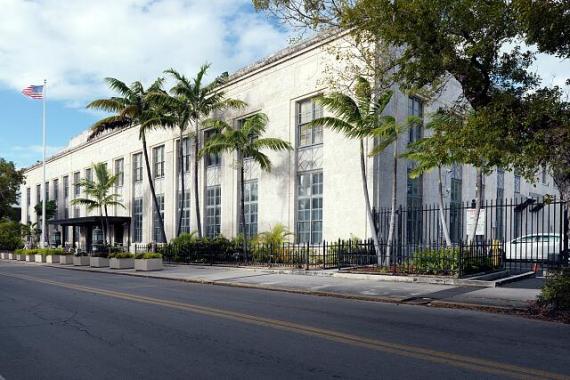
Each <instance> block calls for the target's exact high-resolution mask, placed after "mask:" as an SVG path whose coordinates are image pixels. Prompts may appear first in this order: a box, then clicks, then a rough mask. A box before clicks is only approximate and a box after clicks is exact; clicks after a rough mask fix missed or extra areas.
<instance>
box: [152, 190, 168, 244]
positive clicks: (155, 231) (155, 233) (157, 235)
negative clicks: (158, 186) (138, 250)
mask: <svg viewBox="0 0 570 380" xmlns="http://www.w3.org/2000/svg"><path fill="white" fill-rule="evenodd" d="M156 200H157V201H158V205H159V207H160V210H158V211H159V212H160V216H161V217H162V220H163V221H164V194H156ZM152 204H153V213H152V240H153V241H154V242H156V243H166V242H165V241H164V240H162V229H161V227H160V219H159V217H158V212H157V210H156V206H155V205H154V202H152Z"/></svg>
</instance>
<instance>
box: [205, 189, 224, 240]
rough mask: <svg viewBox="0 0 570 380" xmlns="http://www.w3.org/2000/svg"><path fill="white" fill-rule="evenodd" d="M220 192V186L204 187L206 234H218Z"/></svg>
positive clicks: (220, 222)
mask: <svg viewBox="0 0 570 380" xmlns="http://www.w3.org/2000/svg"><path fill="white" fill-rule="evenodd" d="M221 203H222V194H221V188H220V186H209V187H207V188H206V236H208V237H214V236H216V235H219V234H220V227H221V224H222V218H221Z"/></svg>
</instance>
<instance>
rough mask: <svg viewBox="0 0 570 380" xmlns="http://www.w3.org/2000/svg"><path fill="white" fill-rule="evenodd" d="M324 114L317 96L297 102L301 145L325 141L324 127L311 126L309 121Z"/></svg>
mask: <svg viewBox="0 0 570 380" xmlns="http://www.w3.org/2000/svg"><path fill="white" fill-rule="evenodd" d="M322 116H323V109H322V107H321V105H320V104H318V103H317V102H316V101H315V98H312V99H307V100H303V101H301V102H298V103H297V126H298V128H299V132H298V134H299V137H298V138H299V146H300V147H303V146H309V145H316V144H322V143H323V127H315V128H310V127H309V123H310V122H311V121H313V120H315V119H318V118H320V117H322Z"/></svg>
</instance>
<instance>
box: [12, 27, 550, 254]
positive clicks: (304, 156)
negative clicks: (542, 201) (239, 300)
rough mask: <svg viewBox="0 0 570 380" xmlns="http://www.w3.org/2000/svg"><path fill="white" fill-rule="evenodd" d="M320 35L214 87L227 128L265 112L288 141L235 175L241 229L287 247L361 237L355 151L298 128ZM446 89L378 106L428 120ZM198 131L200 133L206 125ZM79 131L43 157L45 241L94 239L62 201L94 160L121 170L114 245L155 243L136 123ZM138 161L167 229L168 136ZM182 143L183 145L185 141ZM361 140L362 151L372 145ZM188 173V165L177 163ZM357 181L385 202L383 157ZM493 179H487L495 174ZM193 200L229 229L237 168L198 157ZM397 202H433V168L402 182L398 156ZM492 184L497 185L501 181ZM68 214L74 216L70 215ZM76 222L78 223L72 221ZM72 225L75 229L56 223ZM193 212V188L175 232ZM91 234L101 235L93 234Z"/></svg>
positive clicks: (234, 223) (454, 191) (314, 81)
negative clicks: (242, 211) (275, 232)
mask: <svg viewBox="0 0 570 380" xmlns="http://www.w3.org/2000/svg"><path fill="white" fill-rule="evenodd" d="M330 43H332V42H331V40H330V39H326V38H322V37H319V38H315V39H313V40H310V41H307V42H304V43H302V44H300V45H297V46H295V47H292V48H289V49H286V50H284V51H281V52H278V53H276V54H275V55H273V56H271V57H269V58H268V59H266V60H264V61H261V62H259V63H256V64H254V65H252V66H250V67H247V68H245V69H243V70H241V71H238V72H237V73H235V74H233V75H231V76H230V77H229V80H228V82H227V83H226V84H224V85H223V86H222V87H221V89H222V90H224V91H225V92H226V94H227V96H228V97H231V98H236V99H241V100H243V101H245V102H247V104H248V107H247V109H246V110H243V111H240V112H239V113H235V112H234V113H232V114H229V113H228V114H226V115H224V118H225V119H226V120H227V121H230V122H232V123H234V125H238V123H239V120H240V119H243V118H244V117H247V116H249V115H252V114H254V113H256V112H264V113H265V114H267V116H268V118H269V124H268V129H267V135H268V136H271V137H278V138H281V139H284V140H287V141H289V142H291V143H292V144H293V146H294V148H295V149H294V150H293V151H290V152H268V154H269V157H270V159H271V161H272V164H273V170H272V171H271V172H270V173H267V172H261V171H260V170H259V169H258V168H256V167H255V166H254V165H248V167H247V171H246V181H247V183H246V207H247V219H248V226H247V228H248V231H251V232H252V233H255V232H261V231H264V230H267V229H270V228H271V227H272V226H274V225H275V224H277V223H282V224H285V225H286V226H287V227H288V228H289V229H290V231H292V232H294V233H295V239H296V241H298V242H310V243H318V242H320V241H322V239H325V240H333V239H334V240H336V239H338V238H348V237H350V236H351V235H352V236H357V237H361V238H364V237H367V236H369V235H370V233H369V231H370V228H369V226H368V222H367V218H366V214H365V207H364V200H363V196H362V184H361V177H360V163H359V148H358V143H357V141H354V140H347V139H346V138H345V137H344V136H343V135H340V134H337V133H334V132H332V131H330V130H324V131H322V130H318V129H307V128H306V127H304V124H305V123H307V122H309V121H310V120H312V119H313V118H315V117H318V116H319V115H321V114H322V110H321V109H320V108H319V106H317V105H316V104H315V102H314V101H313V98H314V97H315V96H317V95H319V94H322V93H326V92H327V88H326V86H325V85H324V84H323V83H325V82H326V81H325V80H324V78H323V76H324V75H325V74H324V71H325V70H324V69H323V67H324V66H325V65H326V64H329V63H330V62H331V56H330V54H329V53H328V52H327V51H326V49H325V48H324V47H325V46H327V44H330ZM457 91H458V89H457V86H455V87H454V86H451V87H450V89H449V90H448V91H446V93H445V94H444V95H442V97H441V98H440V99H439V100H438V101H436V102H433V103H431V104H424V103H423V102H422V101H421V100H420V99H417V98H410V97H408V96H406V95H404V94H403V93H401V92H396V93H395V95H394V97H393V99H392V101H391V104H390V106H389V109H388V112H389V113H392V114H394V115H396V116H397V118H398V119H400V120H403V119H404V118H405V117H406V116H407V115H409V114H416V115H420V116H423V117H427V116H428V115H429V114H430V113H432V112H434V111H435V110H437V108H438V107H440V106H441V105H442V104H444V103H445V102H447V101H450V100H453V99H454V97H455V96H456V94H457ZM205 133H206V134H207V132H205ZM417 133H421V132H418V131H412V132H411V133H410V134H409V135H404V136H402V137H401V139H400V151H403V150H404V148H405V144H407V142H408V141H409V139H410V138H417V136H418V135H417ZM86 136H87V134H86V133H84V134H83V135H81V136H79V137H77V138H75V139H74V140H72V141H71V143H70V145H69V146H68V148H67V149H65V150H63V151H61V152H59V153H57V154H55V155H54V156H52V157H50V158H49V159H48V161H47V177H46V180H47V184H48V186H47V189H48V195H49V196H48V199H50V200H56V203H57V205H58V214H57V216H56V218H54V219H55V220H56V223H55V224H51V225H50V231H49V232H50V234H49V235H50V237H52V236H54V233H55V232H56V231H59V232H63V231H64V230H65V234H64V235H65V236H64V240H65V241H66V242H67V243H72V242H76V243H78V244H80V245H81V246H86V247H88V246H89V244H90V243H91V242H92V241H94V240H96V237H94V236H92V234H93V229H94V222H93V218H91V219H89V218H88V217H89V216H96V214H93V213H92V214H90V215H88V214H87V212H86V210H85V209H84V208H82V207H78V206H72V205H71V204H70V201H71V200H72V199H73V198H74V197H77V196H81V189H80V187H79V186H78V182H79V180H80V179H81V178H85V177H89V176H91V175H92V173H91V169H90V168H91V166H92V164H93V163H96V162H105V163H107V165H108V167H109V168H111V169H112V171H113V172H114V173H119V174H120V181H119V185H118V186H117V189H116V190H117V193H119V194H120V195H121V197H122V202H123V203H124V205H125V209H122V208H117V209H115V210H111V211H110V214H111V215H113V216H114V217H116V218H115V219H114V220H113V224H114V227H113V231H112V233H111V235H112V237H113V239H114V241H115V242H117V243H123V244H128V243H148V242H151V241H158V240H160V234H159V233H158V228H157V223H156V220H155V218H153V209H154V207H153V202H152V197H151V195H150V190H149V185H148V181H149V178H148V176H147V175H146V171H145V168H144V162H143V157H142V151H141V149H142V145H141V142H140V141H139V138H138V130H137V128H136V127H132V128H128V129H125V130H121V131H117V132H114V133H110V134H107V135H103V136H100V137H99V138H96V139H94V140H92V141H87V139H86ZM147 143H148V147H149V156H150V159H151V160H152V167H153V176H154V177H155V178H154V183H155V186H156V192H157V194H158V197H159V199H160V204H161V205H163V206H162V207H163V210H161V212H163V215H164V220H165V229H166V235H167V237H168V238H169V239H170V238H172V237H174V236H175V234H176V223H177V220H178V214H177V213H178V202H179V196H178V193H177V181H178V175H177V167H176V161H177V160H176V147H177V144H178V136H177V133H176V131H169V130H162V131H153V132H150V133H149V134H148V135H147ZM185 144H188V147H190V145H191V144H192V142H191V141H185ZM372 145H373V144H372V141H369V142H367V148H368V149H371V148H372ZM186 151H187V152H188V155H185V159H186V160H189V162H191V160H192V157H191V156H190V155H191V153H192V152H193V149H187V150H186ZM187 168H188V169H192V165H188V166H187ZM367 173H368V174H367V175H368V181H369V184H370V186H371V197H372V198H373V203H374V205H375V207H377V208H379V207H385V206H387V205H388V203H389V199H390V183H391V177H392V174H391V160H390V152H386V153H385V154H383V155H380V156H377V157H376V158H370V159H368V162H367ZM474 173H475V171H474V169H473V168H470V167H464V168H462V170H453V171H449V172H446V187H447V188H448V190H449V191H448V192H446V193H449V194H448V195H447V197H448V198H447V199H446V202H449V201H450V198H451V200H452V201H456V202H457V201H458V202H465V201H468V200H470V199H473V198H474V197H475V175H474ZM25 174H26V184H25V185H23V186H22V223H28V222H36V221H37V216H36V214H35V212H34V206H35V205H36V204H37V203H39V200H40V191H41V189H40V188H41V182H42V166H41V165H40V164H36V165H34V166H31V167H29V168H27V169H26V173H25ZM191 174H192V173H190V170H188V172H187V173H186V180H185V187H186V189H187V190H186V193H187V196H189V195H190V194H191V193H192V191H193V190H192V189H193V188H194V187H193V183H192V179H193V175H191ZM498 176H499V177H500V176H503V177H504V179H503V180H502V181H501V180H499V181H497V177H498ZM199 177H200V181H199V184H200V187H201V190H200V194H199V196H200V203H201V209H202V210H201V215H202V226H203V231H204V232H205V233H206V234H208V235H214V234H218V233H221V234H223V235H224V236H226V237H233V236H235V235H236V234H237V233H238V231H239V219H238V218H239V186H238V178H239V172H238V171H237V170H236V167H235V157H234V156H232V155H230V154H224V155H223V156H222V157H207V158H205V159H204V160H202V162H201V167H200V172H199ZM398 183H399V184H398V204H401V205H403V206H404V207H405V206H406V205H407V204H409V203H410V202H418V203H435V202H436V199H437V198H436V197H437V187H436V184H437V183H436V181H435V174H434V173H428V174H426V175H424V176H423V177H422V178H420V179H419V180H410V179H408V177H407V163H406V162H405V160H401V161H400V163H399V171H398ZM501 185H502V186H501ZM554 192H555V189H554V186H553V183H552V180H551V178H550V177H549V176H548V175H546V176H545V181H544V182H543V181H539V182H538V184H537V185H536V186H534V185H531V184H528V183H526V182H525V181H524V180H521V179H520V177H517V176H514V175H513V174H512V173H509V172H507V173H504V175H503V174H499V175H497V172H495V173H493V174H492V175H491V176H488V177H487V178H486V180H485V197H486V198H487V199H494V198H497V197H513V196H515V195H516V194H520V195H525V196H532V195H533V194H546V193H550V194H553V193H554ZM77 218H79V219H77ZM80 222H81V223H80ZM70 225H80V227H77V228H72V227H65V226H70ZM195 227H196V213H195V210H194V202H193V194H192V195H191V196H189V198H188V199H187V201H186V202H185V208H184V217H183V229H184V230H186V231H189V230H194V229H195ZM72 231H75V232H72ZM99 232H100V231H99Z"/></svg>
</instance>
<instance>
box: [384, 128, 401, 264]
mask: <svg viewBox="0 0 570 380" xmlns="http://www.w3.org/2000/svg"><path fill="white" fill-rule="evenodd" d="M397 186H398V139H396V141H394V162H393V166H392V201H391V208H392V210H391V212H390V226H389V227H388V241H387V244H386V262H387V264H388V265H390V256H391V254H392V240H394V224H395V220H396V189H397Z"/></svg>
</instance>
